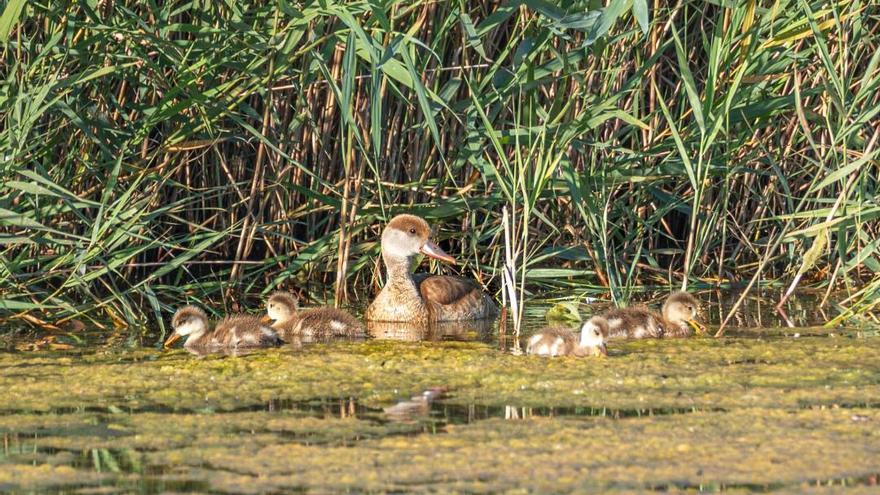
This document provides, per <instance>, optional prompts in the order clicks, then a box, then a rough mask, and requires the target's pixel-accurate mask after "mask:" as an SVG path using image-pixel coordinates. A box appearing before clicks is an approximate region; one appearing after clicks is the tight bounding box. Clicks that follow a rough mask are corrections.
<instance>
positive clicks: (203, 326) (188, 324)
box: [164, 306, 208, 347]
mask: <svg viewBox="0 0 880 495" xmlns="http://www.w3.org/2000/svg"><path fill="white" fill-rule="evenodd" d="M171 328H173V329H174V332H173V333H172V334H171V335H169V336H168V339H167V340H165V344H164V346H165V347H169V346H170V345H171V344H173V343H174V342H175V341H176V340H177V339H179V338H180V337H186V336H188V335H193V336H196V337H198V336H199V335H201V334H203V333H205V332H206V331H207V330H208V315H206V314H205V312H204V311H202V310H201V309H200V308H197V307H195V306H184V307H182V308H180V309H178V310H177V312H176V313H174V317H173V318H171Z"/></svg>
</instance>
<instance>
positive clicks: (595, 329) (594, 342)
mask: <svg viewBox="0 0 880 495" xmlns="http://www.w3.org/2000/svg"><path fill="white" fill-rule="evenodd" d="M606 335H608V320H606V319H605V318H602V317H601V316H594V317H592V318H590V319H589V320H587V321H586V322H585V323H584V324H583V326H582V327H581V340H580V347H581V348H582V349H591V350H592V349H595V350H596V352H598V353H599V354H601V355H603V356H607V355H608V348H607V347H605V336H606Z"/></svg>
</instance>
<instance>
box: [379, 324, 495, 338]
mask: <svg viewBox="0 0 880 495" xmlns="http://www.w3.org/2000/svg"><path fill="white" fill-rule="evenodd" d="M366 323H367V333H368V334H369V335H370V337H372V338H374V339H384V340H402V341H408V342H418V341H422V340H424V341H432V342H436V341H440V340H465V341H467V340H479V341H483V342H488V341H491V340H492V333H493V329H494V323H495V322H494V321H493V320H489V319H483V320H466V321H437V322H426V323H412V322H401V321H367V322H366Z"/></svg>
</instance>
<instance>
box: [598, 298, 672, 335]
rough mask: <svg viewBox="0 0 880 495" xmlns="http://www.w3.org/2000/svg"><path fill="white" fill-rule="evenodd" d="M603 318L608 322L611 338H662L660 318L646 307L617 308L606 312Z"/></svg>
mask: <svg viewBox="0 0 880 495" xmlns="http://www.w3.org/2000/svg"><path fill="white" fill-rule="evenodd" d="M602 316H603V317H604V318H605V319H606V320H608V337H609V338H619V337H623V338H635V339H642V338H660V337H662V336H663V335H662V332H663V329H662V326H661V325H660V324H659V322H660V319H659V318H660V316H659V315H658V314H657V313H655V312H653V311H651V310H650V309H648V307H647V306H644V305H641V304H639V305H635V306H630V307H628V308H615V309H611V310H609V311H606V312H605V313H603V314H602Z"/></svg>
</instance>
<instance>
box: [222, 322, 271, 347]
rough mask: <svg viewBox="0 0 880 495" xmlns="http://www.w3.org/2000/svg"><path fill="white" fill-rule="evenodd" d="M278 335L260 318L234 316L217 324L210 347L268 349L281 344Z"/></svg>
mask: <svg viewBox="0 0 880 495" xmlns="http://www.w3.org/2000/svg"><path fill="white" fill-rule="evenodd" d="M281 343H282V342H281V339H280V338H279V337H278V334H277V333H276V332H275V330H273V329H272V328H270V327H267V326H265V325H263V324H262V323H261V322H260V318H258V317H256V316H251V315H234V316H228V317H226V318H225V319H223V320H221V321H219V322H217V326H216V327H215V328H214V334H213V336H212V338H211V345H212V346H216V347H270V346H275V345H279V344H281Z"/></svg>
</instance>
